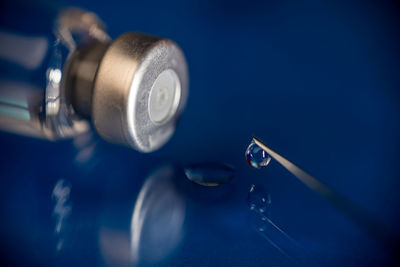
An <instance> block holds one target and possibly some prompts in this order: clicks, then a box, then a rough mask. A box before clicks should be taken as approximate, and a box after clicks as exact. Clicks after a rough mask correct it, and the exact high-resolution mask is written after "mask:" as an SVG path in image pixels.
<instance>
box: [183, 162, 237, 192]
mask: <svg viewBox="0 0 400 267" xmlns="http://www.w3.org/2000/svg"><path fill="white" fill-rule="evenodd" d="M184 172H185V175H186V177H187V178H188V179H189V180H190V181H192V182H195V183H198V184H200V185H204V186H217V185H220V184H226V183H228V182H230V181H231V180H232V179H233V177H234V174H235V169H234V168H233V167H232V166H230V165H227V164H222V163H216V162H206V163H197V164H190V165H186V166H185V167H184Z"/></svg>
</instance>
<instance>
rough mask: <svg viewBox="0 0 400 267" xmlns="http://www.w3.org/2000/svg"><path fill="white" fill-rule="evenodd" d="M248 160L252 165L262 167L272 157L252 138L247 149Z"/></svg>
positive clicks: (257, 167)
mask: <svg viewBox="0 0 400 267" xmlns="http://www.w3.org/2000/svg"><path fill="white" fill-rule="evenodd" d="M246 160H247V163H248V164H249V165H250V166H251V167H253V168H256V169H260V168H262V167H265V166H267V165H268V164H269V162H270V161H271V157H270V156H269V155H268V153H267V152H266V151H265V150H264V149H262V148H261V147H259V146H258V145H257V144H256V143H255V142H254V140H252V141H251V143H250V145H249V146H248V147H247V149H246Z"/></svg>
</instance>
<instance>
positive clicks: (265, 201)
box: [247, 184, 271, 214]
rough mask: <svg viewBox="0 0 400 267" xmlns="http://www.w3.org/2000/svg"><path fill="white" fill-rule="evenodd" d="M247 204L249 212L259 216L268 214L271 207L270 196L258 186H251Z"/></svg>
mask: <svg viewBox="0 0 400 267" xmlns="http://www.w3.org/2000/svg"><path fill="white" fill-rule="evenodd" d="M247 204H248V205H249V208H250V210H252V211H255V212H257V213H259V214H264V213H266V212H268V210H269V209H270V207H271V196H270V194H269V193H268V192H265V191H264V190H262V188H261V187H260V186H257V187H256V186H255V185H254V184H253V185H251V187H250V190H249V193H248V195H247Z"/></svg>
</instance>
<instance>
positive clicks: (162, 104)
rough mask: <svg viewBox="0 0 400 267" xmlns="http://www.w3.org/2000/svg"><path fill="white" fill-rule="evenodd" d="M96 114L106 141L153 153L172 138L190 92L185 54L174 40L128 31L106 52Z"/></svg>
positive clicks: (97, 83)
mask: <svg viewBox="0 0 400 267" xmlns="http://www.w3.org/2000/svg"><path fill="white" fill-rule="evenodd" d="M92 93H93V95H92V105H91V117H92V120H93V124H94V126H95V128H96V130H97V132H98V133H99V134H100V136H102V137H103V138H104V139H106V140H108V141H110V142H113V143H120V144H123V145H128V146H131V147H133V148H135V149H136V150H138V151H141V152H151V151H154V150H156V149H158V148H160V147H161V146H162V145H164V144H165V143H166V142H167V141H168V140H169V138H170V137H171V136H172V134H173V132H174V130H175V125H176V122H177V119H178V117H179V115H180V114H181V112H182V111H183V109H184V107H185V104H186V99H187V95H188V72H187V65H186V60H185V57H184V55H183V53H182V51H181V50H180V48H179V47H178V46H177V45H176V44H175V43H174V42H172V41H170V40H166V39H161V38H158V37H154V36H150V35H145V34H141V33H125V34H123V35H121V36H119V37H118V38H117V39H116V40H115V41H114V42H112V43H111V45H110V46H109V48H108V49H107V51H106V52H105V54H104V56H103V58H102V60H101V63H100V66H99V68H98V70H97V74H96V77H95V81H94V86H93V91H92Z"/></svg>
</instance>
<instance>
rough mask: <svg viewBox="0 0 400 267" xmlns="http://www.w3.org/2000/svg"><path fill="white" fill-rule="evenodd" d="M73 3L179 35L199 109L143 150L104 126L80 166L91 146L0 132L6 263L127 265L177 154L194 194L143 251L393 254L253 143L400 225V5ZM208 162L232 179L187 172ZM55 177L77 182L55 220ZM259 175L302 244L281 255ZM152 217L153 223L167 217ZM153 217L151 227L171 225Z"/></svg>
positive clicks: (170, 258)
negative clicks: (256, 213)
mask: <svg viewBox="0 0 400 267" xmlns="http://www.w3.org/2000/svg"><path fill="white" fill-rule="evenodd" d="M66 4H67V5H78V6H81V7H83V8H86V9H89V10H92V11H94V12H95V13H97V14H98V15H99V16H100V17H101V18H102V19H103V21H104V22H105V23H106V24H107V25H108V29H109V33H110V34H111V36H112V37H116V36H118V35H119V34H120V33H123V32H126V31H139V32H146V33H150V34H154V35H159V36H163V37H167V38H170V39H172V40H174V41H176V42H177V43H178V44H179V45H180V46H181V47H182V49H183V50H184V52H185V54H186V57H187V60H188V62H189V71H190V96H189V101H188V106H187V109H186V111H185V113H184V115H183V117H182V119H181V121H180V124H179V125H178V127H177V130H176V133H175V135H174V137H173V138H172V140H171V141H170V142H169V143H168V144H167V145H166V146H165V147H164V148H162V149H161V150H160V151H158V152H156V153H153V154H148V155H143V154H139V153H137V152H135V151H132V150H130V149H129V148H124V147H118V146H113V145H111V144H107V143H105V142H104V141H102V140H100V139H99V138H98V137H97V136H96V135H95V134H94V137H93V138H92V141H90V143H89V144H88V145H89V146H90V145H92V144H95V149H94V154H93V156H92V157H91V158H90V159H89V160H88V161H87V162H85V163H79V160H77V155H78V154H79V152H80V149H78V148H76V146H74V145H73V142H72V141H63V142H57V143H51V142H45V141H41V140H36V139H28V138H24V137H19V136H14V135H10V134H5V133H1V134H0V147H1V152H2V156H1V164H0V176H1V180H0V190H1V194H0V198H1V201H0V204H1V206H0V217H1V220H0V234H1V238H0V244H1V258H2V259H1V260H2V261H3V262H4V263H18V264H25V265H31V264H40V265H54V264H59V265H68V266H70V265H73V264H75V265H79V266H82V265H83V266H90V265H100V266H102V265H116V264H124V263H126V262H127V259H129V257H130V255H129V253H130V247H131V245H130V244H131V242H132V240H130V238H131V237H130V225H131V219H132V213H133V210H134V206H135V203H136V202H137V199H138V193H139V192H141V190H142V188H143V184H144V183H145V182H146V181H147V180H148V177H149V176H151V175H150V174H151V173H154V172H156V170H157V169H159V168H160V167H161V166H165V164H167V165H168V166H175V167H171V168H175V169H176V171H175V172H176V174H175V175H173V177H174V178H173V179H172V180H173V182H172V183H171V184H172V185H171V188H176V189H174V190H175V191H174V190H173V192H175V193H174V194H175V195H178V196H179V197H180V198H179V199H181V200H182V199H183V202H184V203H185V204H184V206H185V209H184V211H183V215H184V223H183V225H182V229H181V231H178V232H179V234H180V235H181V238H180V239H179V240H178V239H177V240H178V241H179V242H178V241H176V242H175V243H176V246H174V247H169V248H168V246H165V247H167V248H168V249H166V250H165V251H168V253H167V254H166V255H164V256H163V257H161V256H159V259H158V260H153V259H152V257H151V255H152V251H151V250H150V252H149V251H147V252H146V251H144V252H143V253H145V255H147V258H145V260H143V261H139V264H142V265H150V264H154V265H158V266H184V265H188V266H236V265H237V266H244V265H246V266H266V265H269V266H291V265H295V264H296V262H293V258H296V256H297V255H298V254H301V257H302V259H301V260H300V265H306V266H308V265H312V264H314V265H320V266H340V265H346V266H366V265H373V266H377V265H382V264H389V263H391V261H392V259H391V258H390V256H389V255H388V254H387V252H386V251H385V250H384V249H382V248H381V247H380V246H379V244H377V243H376V242H375V241H374V240H373V239H372V238H371V237H370V236H368V235H367V234H365V233H364V232H362V231H361V230H360V229H358V228H357V227H356V226H355V225H354V224H353V223H352V222H351V221H349V220H348V219H347V218H346V217H344V216H343V215H341V214H340V213H339V212H337V211H336V210H334V209H333V208H332V207H331V206H330V205H329V204H328V203H327V202H326V201H324V200H323V199H321V198H320V197H319V196H318V195H316V194H315V193H313V192H312V191H311V190H309V189H308V188H306V187H305V186H304V185H302V184H301V183H300V182H298V181H297V180H296V179H295V178H294V177H293V176H292V175H290V174H289V173H288V172H287V171H286V170H284V169H283V168H282V167H280V166H278V164H277V163H276V162H274V161H272V162H271V164H270V165H269V166H268V167H267V168H266V169H262V170H255V169H252V168H250V167H249V166H248V165H247V163H246V160H245V157H244V152H245V149H246V147H247V145H248V143H249V142H250V139H251V136H252V134H254V135H256V136H258V137H259V138H261V139H262V140H264V141H265V142H266V143H267V144H268V145H269V146H271V147H272V148H273V149H275V150H276V151H277V152H279V153H281V154H282V155H284V156H285V157H287V158H288V159H290V160H292V161H293V162H295V163H296V164H297V165H299V166H300V167H302V168H303V169H305V170H307V171H308V172H310V173H311V174H312V175H314V176H315V177H317V178H319V179H320V180H321V181H323V182H325V183H326V184H328V185H330V186H332V187H333V188H334V189H336V190H337V191H339V192H341V193H342V194H344V195H345V196H347V197H348V198H350V199H351V200H353V201H354V202H355V203H357V204H359V205H360V206H362V207H364V208H365V209H366V210H368V211H369V212H370V213H371V214H374V215H375V216H376V217H377V218H379V219H380V220H381V221H383V222H384V223H386V224H388V225H391V226H392V227H394V228H395V229H398V226H397V225H398V223H399V222H400V217H399V215H400V214H399V212H398V210H399V209H398V204H399V194H398V189H399V188H400V180H399V179H398V178H399V173H400V172H399V171H400V170H399V164H398V160H399V158H400V141H399V140H400V138H399V137H400V127H399V126H400V125H399V122H400V118H399V117H400V112H399V107H400V106H399V104H400V103H399V101H400V97H399V96H400V95H399V88H400V77H399V69H400V61H399V59H400V57H399V56H400V55H399V49H398V48H399V44H400V42H399V36H400V35H399V27H400V26H399V25H400V23H399V19H398V17H399V7H398V6H395V5H392V4H389V3H387V4H384V3H367V2H364V1H363V2H361V1H360V2H349V3H347V1H346V2H344V1H342V2H336V3H335V2H328V1H321V2H318V1H301V2H299V1H276V2H275V1H268V2H267V1H255V0H252V1H243V2H242V1H226V2H225V1H221V0H219V1H140V2H139V1H136V2H135V1H131V2H126V1H119V0H115V1H112V3H110V2H101V1H86V2H85V3H81V2H80V1H66ZM3 12H4V10H3ZM78 159H79V158H78ZM205 161H207V162H209V161H217V162H226V163H229V164H232V165H234V166H235V167H236V170H237V171H236V178H235V179H234V180H233V181H232V182H231V183H229V184H226V185H222V186H220V187H212V188H211V187H202V186H200V185H197V184H192V183H190V182H189V181H188V180H186V178H185V177H184V176H183V175H182V173H181V172H180V171H179V170H180V168H179V166H181V165H182V164H188V163H199V162H205ZM60 179H63V180H64V182H65V185H66V186H67V187H68V188H69V186H70V194H69V197H68V200H67V201H66V202H65V203H64V207H71V212H70V214H69V215H68V216H66V217H64V221H63V228H62V230H61V232H60V233H56V232H55V227H56V224H57V218H59V217H60V216H59V214H58V213H56V214H55V215H54V211H55V206H56V203H57V201H59V199H57V198H56V199H55V198H54V197H53V198H52V192H53V190H54V187H55V186H56V184H57V182H58V181H59V180H60ZM251 184H256V185H261V186H263V188H265V190H267V191H268V192H269V193H270V195H271V202H272V203H271V209H270V216H269V218H270V219H271V220H272V221H273V222H274V223H275V224H276V225H278V226H279V227H280V228H281V229H283V230H284V231H285V232H286V233H287V234H288V235H290V237H291V238H292V239H294V240H295V241H296V242H297V243H298V247H297V249H298V250H296V248H294V250H296V251H293V250H292V251H291V252H289V253H287V254H289V255H288V256H285V255H283V254H282V253H281V252H280V251H279V250H278V249H276V248H275V247H273V246H272V245H271V244H270V243H269V242H268V241H267V240H266V239H265V238H264V236H262V235H260V234H259V233H258V232H257V230H256V229H255V227H254V226H253V219H252V216H253V214H252V212H250V211H249V208H248V205H247V203H246V199H247V192H248V190H249V188H250V185H251ZM175 195H174V196H175ZM155 201H156V200H155ZM172 203H174V202H172ZM162 212H167V213H168V209H162V210H161V211H160V214H161V213H162ZM57 214H58V215H57ZM152 216H153V217H151V218H153V219H152V220H153V221H156V222H157V220H156V219H157V216H158V214H155V215H152ZM160 216H161V215H160ZM163 218H164V217H163ZM160 222H162V221H160ZM155 225H156V226H158V228H155V230H154V229H153V228H150V230H147V231H149V232H150V234H151V229H153V230H154V231H156V230H157V229H163V225H162V224H161V223H159V224H157V223H156V224H155ZM175 230H176V229H175ZM165 231H167V230H165ZM161 237H162V235H161ZM60 240H63V246H62V249H60V250H57V244H59V241H60ZM156 240H157V239H156ZM160 240H161V239H160ZM161 241H163V242H165V240H161ZM161 241H160V242H161ZM277 242H278V243H279V242H281V241H277ZM284 242H286V241H283V243H284ZM167 243H168V242H167ZM281 243H282V242H281ZM163 244H164V243H163ZM144 246H145V245H144ZM288 246H289V247H290V246H291V244H288ZM153 249H154V254H157V253H156V251H157V246H154V248H153ZM146 253H147V254H146Z"/></svg>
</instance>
